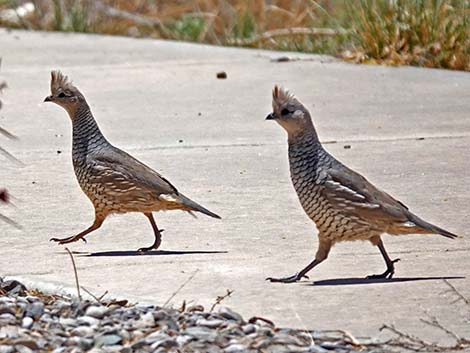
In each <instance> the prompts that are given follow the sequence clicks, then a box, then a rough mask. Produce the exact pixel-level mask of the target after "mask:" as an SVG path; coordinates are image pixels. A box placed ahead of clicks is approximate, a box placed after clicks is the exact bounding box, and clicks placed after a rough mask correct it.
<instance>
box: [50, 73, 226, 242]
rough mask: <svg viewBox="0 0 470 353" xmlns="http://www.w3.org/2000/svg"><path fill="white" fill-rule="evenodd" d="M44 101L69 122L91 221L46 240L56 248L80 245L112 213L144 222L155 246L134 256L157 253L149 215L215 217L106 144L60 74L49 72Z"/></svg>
mask: <svg viewBox="0 0 470 353" xmlns="http://www.w3.org/2000/svg"><path fill="white" fill-rule="evenodd" d="M44 101H45V102H53V103H56V104H58V105H60V106H61V107H62V108H64V109H65V110H66V111H67V113H68V114H69V116H70V119H71V120H72V127H73V142H72V161H73V168H74V171H75V175H76V176H77V179H78V183H79V184H80V187H81V188H82V190H83V192H84V193H85V194H86V195H87V196H88V197H89V199H90V200H91V202H92V203H93V206H94V208H95V221H94V222H93V224H92V225H91V227H89V228H88V229H86V230H84V231H83V232H81V233H79V234H77V235H74V236H71V237H67V238H62V239H59V238H52V239H51V240H52V241H55V242H58V243H59V244H67V243H71V242H75V241H77V240H80V239H82V240H85V238H84V237H85V236H86V235H87V234H88V233H91V232H92V231H94V230H96V229H98V228H99V227H100V226H101V224H102V223H103V221H104V220H105V218H106V217H107V216H108V215H110V214H112V213H126V212H142V213H143V214H144V215H145V216H146V217H147V218H148V219H149V221H150V223H151V225H152V228H153V231H154V234H155V241H154V243H153V244H152V245H151V246H149V247H143V248H140V249H139V251H149V250H152V249H158V247H159V246H160V243H161V232H162V231H163V229H158V227H157V224H156V223H155V220H154V218H153V215H152V212H157V211H162V210H183V211H188V212H192V211H196V212H201V213H204V214H206V215H208V216H211V217H214V218H220V217H219V216H218V215H216V214H215V213H212V212H211V211H209V210H207V209H206V208H204V207H202V206H201V205H199V204H197V203H196V202H194V201H192V200H190V199H189V198H187V197H186V196H184V195H183V194H181V193H180V192H178V190H177V189H176V188H175V187H174V186H173V185H172V184H171V183H170V182H169V181H168V180H166V179H165V178H164V177H162V176H161V175H160V174H158V173H157V172H156V171H154V170H153V169H151V168H149V167H148V166H146V165H145V164H143V163H141V162H139V161H138V160H137V159H135V158H134V157H132V156H130V155H129V154H127V153H126V152H124V151H122V150H120V149H118V148H116V147H114V146H113V145H111V144H110V143H109V142H108V141H107V140H106V138H105V137H104V136H103V134H102V133H101V131H100V129H99V127H98V125H97V123H96V121H95V119H94V117H93V114H92V113H91V110H90V107H89V106H88V104H87V102H86V100H85V97H84V96H83V94H82V93H81V92H80V91H79V90H78V89H77V88H76V87H75V86H74V85H73V84H72V83H71V82H70V81H69V80H68V78H67V76H64V75H63V74H62V73H61V72H60V71H52V72H51V95H50V96H48V97H46V99H45V100H44Z"/></svg>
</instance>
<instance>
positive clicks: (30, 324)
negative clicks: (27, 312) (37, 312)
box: [21, 316, 34, 330]
mask: <svg viewBox="0 0 470 353" xmlns="http://www.w3.org/2000/svg"><path fill="white" fill-rule="evenodd" d="M33 324H34V320H33V319H32V318H30V317H29V316H25V317H24V318H23V320H22V321H21V327H22V328H25V329H28V330H29V329H30V328H31V327H33Z"/></svg>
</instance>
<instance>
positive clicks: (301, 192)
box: [267, 87, 457, 283]
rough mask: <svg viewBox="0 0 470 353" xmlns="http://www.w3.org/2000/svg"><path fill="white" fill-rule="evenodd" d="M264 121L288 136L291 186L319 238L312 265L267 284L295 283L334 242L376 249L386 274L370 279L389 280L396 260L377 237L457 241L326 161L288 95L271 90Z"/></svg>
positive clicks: (302, 111) (336, 163) (299, 109)
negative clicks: (272, 122)
mask: <svg viewBox="0 0 470 353" xmlns="http://www.w3.org/2000/svg"><path fill="white" fill-rule="evenodd" d="M267 119H272V120H275V121H276V122H278V123H279V124H280V125H281V126H282V127H283V128H284V129H285V130H286V131H287V133H288V144H289V164H290V172H291V178H292V183H293V185H294V188H295V190H296V192H297V195H298V197H299V200H300V203H301V205H302V207H303V209H304V210H305V213H306V214H307V215H308V216H309V217H310V219H312V220H313V221H314V222H315V224H316V226H317V229H318V237H319V247H318V251H317V254H316V257H315V260H314V261H313V262H312V263H310V264H309V265H308V266H307V267H306V268H304V269H303V270H302V271H300V272H299V273H296V274H294V275H293V276H289V277H285V278H269V280H271V281H273V282H286V283H288V282H295V281H298V280H300V279H301V278H302V277H304V276H305V274H306V273H307V272H308V271H310V270H311V269H312V268H313V267H315V266H316V265H318V264H319V263H320V262H322V261H324V260H325V259H326V258H327V256H328V253H329V251H330V249H331V247H332V246H333V245H334V244H335V243H337V242H340V241H349V240H369V241H370V242H372V244H374V245H377V246H378V247H379V249H380V251H381V253H382V255H383V257H384V259H385V262H386V265H387V270H386V271H385V272H384V273H382V274H380V275H373V276H370V277H372V278H384V277H388V278H391V277H392V276H393V274H394V263H395V262H396V261H398V260H391V259H390V258H389V257H388V255H387V253H386V251H385V247H384V245H383V243H382V240H381V238H380V236H381V234H383V233H388V234H393V235H399V234H414V233H422V234H425V233H427V234H429V233H434V234H440V235H443V236H445V237H448V238H455V237H457V236H456V235H455V234H452V233H450V232H448V231H446V230H444V229H442V228H439V227H437V226H435V225H433V224H430V223H428V222H426V221H424V220H422V219H420V218H419V217H418V216H416V215H414V214H413V213H411V212H410V211H409V210H408V208H407V207H406V206H405V205H404V204H403V203H402V202H400V201H398V200H396V199H394V198H393V197H392V196H390V195H389V194H387V193H385V192H383V191H381V190H379V189H378V188H376V187H375V186H374V185H372V184H371V183H370V182H369V181H367V180H366V179H365V178H364V177H363V176H361V175H360V174H358V173H356V172H355V171H353V170H351V169H349V168H348V167H346V166H345V165H344V164H342V163H341V162H339V161H338V160H337V159H335V158H334V157H333V156H331V155H330V154H329V153H328V152H327V151H326V150H325V149H324V148H323V146H322V145H321V143H320V141H319V139H318V136H317V133H316V131H315V128H314V126H313V123H312V120H311V117H310V113H309V112H308V110H307V109H306V108H305V107H304V106H303V105H302V103H300V101H298V100H297V99H296V98H295V97H294V96H293V95H291V94H289V93H288V92H287V91H284V90H283V89H280V88H278V87H275V88H274V91H273V113H271V114H270V115H269V116H268V118H267Z"/></svg>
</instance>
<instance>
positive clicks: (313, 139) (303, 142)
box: [287, 127, 322, 149]
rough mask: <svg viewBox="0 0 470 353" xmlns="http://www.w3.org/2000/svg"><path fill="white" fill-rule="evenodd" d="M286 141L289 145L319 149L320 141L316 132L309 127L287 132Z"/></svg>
mask: <svg viewBox="0 0 470 353" xmlns="http://www.w3.org/2000/svg"><path fill="white" fill-rule="evenodd" d="M287 141H288V143H289V147H290V146H301V147H303V148H309V149H310V148H313V149H321V148H322V146H321V143H320V140H319V139H318V135H317V132H316V131H315V129H314V128H313V127H312V128H311V129H302V130H300V131H298V132H296V133H289V134H288V138H287Z"/></svg>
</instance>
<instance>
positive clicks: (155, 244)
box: [137, 229, 165, 253]
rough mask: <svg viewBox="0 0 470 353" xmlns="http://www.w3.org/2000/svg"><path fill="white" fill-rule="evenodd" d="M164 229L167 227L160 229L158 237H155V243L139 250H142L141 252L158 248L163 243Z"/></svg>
mask: <svg viewBox="0 0 470 353" xmlns="http://www.w3.org/2000/svg"><path fill="white" fill-rule="evenodd" d="M164 231H165V229H159V230H158V233H159V235H158V237H157V239H155V243H153V244H152V245H151V246H149V247H143V248H139V249H138V250H137V251H138V252H140V253H143V252H148V251H151V250H157V249H158V248H159V247H160V244H161V243H162V239H161V233H163V232H164Z"/></svg>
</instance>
